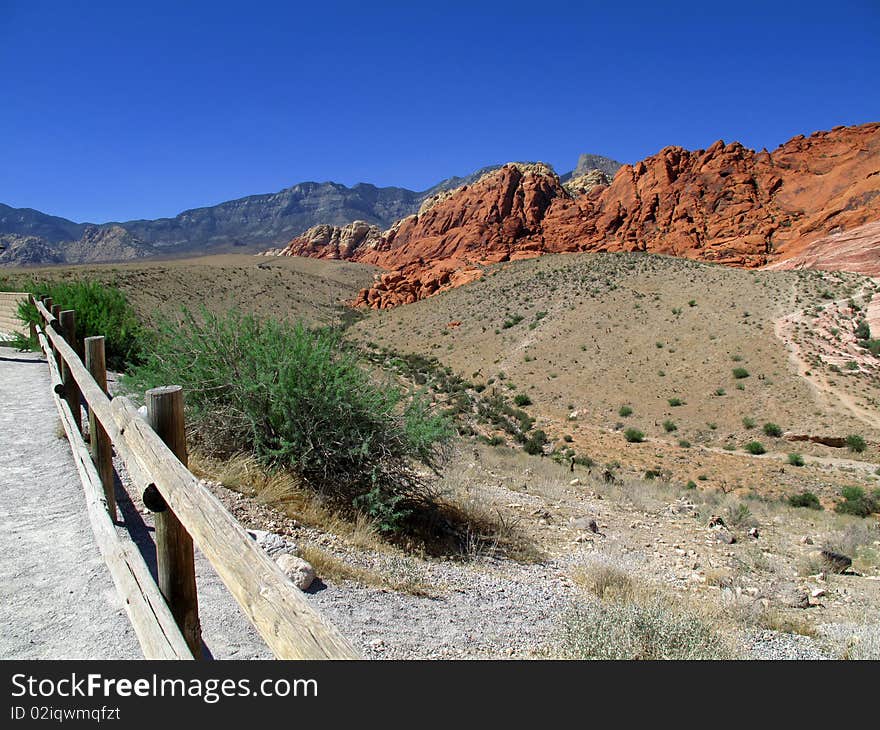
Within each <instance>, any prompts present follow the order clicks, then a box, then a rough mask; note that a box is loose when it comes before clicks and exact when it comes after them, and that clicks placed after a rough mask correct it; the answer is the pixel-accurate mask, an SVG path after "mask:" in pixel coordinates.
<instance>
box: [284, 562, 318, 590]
mask: <svg viewBox="0 0 880 730" xmlns="http://www.w3.org/2000/svg"><path fill="white" fill-rule="evenodd" d="M275 562H276V563H277V564H278V567H279V568H281V570H283V571H284V574H285V575H286V576H287V577H288V578H289V579H290V581H291V582H292V583H293V584H294V585H295V586H296V587H297V588H299V589H300V590H301V591H305V590H308V588H309V586H311V585H312V582H313V581H314V580H315V569H314V568H313V567H312V565H311V563H309V562H308V561H307V560H303V559H302V558H300V557H298V556H296V555H293V554H291V553H281V554H280V555H279V556H278V557H277V558H275Z"/></svg>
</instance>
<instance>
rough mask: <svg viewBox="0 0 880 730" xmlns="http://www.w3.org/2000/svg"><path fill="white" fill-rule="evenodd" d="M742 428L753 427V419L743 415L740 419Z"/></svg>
mask: <svg viewBox="0 0 880 730" xmlns="http://www.w3.org/2000/svg"><path fill="white" fill-rule="evenodd" d="M742 424H743V428H754V427H755V419H754V418H749V417H748V416H745V417H744V418H743V420H742Z"/></svg>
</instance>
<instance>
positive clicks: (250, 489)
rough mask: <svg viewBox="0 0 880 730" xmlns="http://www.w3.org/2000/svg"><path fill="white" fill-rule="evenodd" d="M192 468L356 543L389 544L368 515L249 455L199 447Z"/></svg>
mask: <svg viewBox="0 0 880 730" xmlns="http://www.w3.org/2000/svg"><path fill="white" fill-rule="evenodd" d="M189 469H190V471H192V473H193V474H195V475H196V476H198V477H201V478H205V479H211V480H213V481H217V482H220V483H221V484H222V485H223V486H224V487H226V488H227V489H232V490H234V491H237V492H240V493H242V494H244V495H246V496H249V497H253V498H254V499H255V500H256V501H257V502H259V503H261V504H265V505H267V506H269V507H272V508H274V509H277V510H278V511H280V512H281V513H282V514H285V515H287V516H288V517H290V518H292V519H295V520H297V521H299V522H301V523H303V524H304V525H308V526H309V527H315V528H318V529H320V530H323V531H325V532H330V533H333V534H334V535H337V536H339V537H342V538H343V539H345V540H346V542H348V543H349V544H351V545H353V546H355V547H361V548H366V549H370V550H384V549H388V548H389V543H387V542H386V541H385V540H383V539H382V536H381V535H380V533H379V530H378V529H377V527H376V525H375V524H374V523H373V521H372V520H370V519H369V518H368V517H367V516H366V515H364V514H363V513H361V512H355V511H352V512H351V513H343V512H341V511H339V510H338V509H337V508H335V507H334V506H333V505H332V504H331V503H330V502H328V501H327V500H325V499H323V498H322V497H321V495H320V494H318V493H316V492H315V491H314V490H312V489H309V488H307V487H305V486H304V485H303V484H302V483H301V481H300V480H299V479H297V477H296V476H295V475H293V474H291V473H289V472H284V471H275V472H270V471H267V470H266V469H265V468H263V467H262V466H261V465H260V464H259V463H258V462H257V461H256V460H255V459H254V458H253V457H252V456H250V455H247V454H240V455H238V456H234V457H231V458H229V459H215V458H212V457H210V456H206V455H205V454H203V453H201V452H198V451H196V452H193V453H192V454H190V458H189Z"/></svg>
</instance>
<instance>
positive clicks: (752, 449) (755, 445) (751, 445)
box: [743, 441, 767, 456]
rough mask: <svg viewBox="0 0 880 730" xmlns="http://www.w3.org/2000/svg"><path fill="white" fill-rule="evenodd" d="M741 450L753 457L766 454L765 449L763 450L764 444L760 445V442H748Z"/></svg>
mask: <svg viewBox="0 0 880 730" xmlns="http://www.w3.org/2000/svg"><path fill="white" fill-rule="evenodd" d="M743 448H744V449H745V450H746V451H748V452H749V453H750V454H753V455H754V456H760V455H761V454H766V453H767V449H765V448H764V444H762V443H761V442H760V441H749V442H748V443H747V444H746V445H745V446H743Z"/></svg>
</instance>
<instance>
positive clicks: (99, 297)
mask: <svg viewBox="0 0 880 730" xmlns="http://www.w3.org/2000/svg"><path fill="white" fill-rule="evenodd" d="M29 291H30V293H31V294H33V295H34V297H35V298H37V299H39V298H40V297H41V296H49V297H52V303H53V304H58V305H59V306H60V307H61V309H75V310H76V332H77V338H78V339H80V340H82V339H84V338H86V337H93V336H95V335H103V336H104V350H105V355H106V360H107V367H108V368H109V369H110V370H124V369H125V368H126V367H127V366H129V365H133V364H135V363H138V362H140V361H141V360H142V359H143V355H144V350H145V348H146V347H147V345H148V341H149V335H148V333H147V330H145V329H144V327H143V326H142V325H141V323H140V321H139V320H138V318H137V316H136V315H135V313H134V310H133V309H132V308H131V305H130V304H129V303H128V300H127V299H126V297H125V294H124V293H123V292H122V291H121V290H120V289H116V288H115V287H110V286H106V285H104V284H101V283H100V282H97V281H72V282H42V283H34V284H32V285H31V286H30V287H29ZM18 316H19V319H21V320H22V321H24V322H26V323H31V322H32V323H34V324H36V325H38V326H42V322H41V319H40V316H39V314H37V308H36V307H35V306H33V305H31V304H30V303H29V302H27V301H24V302H21V303H20V304H19V307H18Z"/></svg>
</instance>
